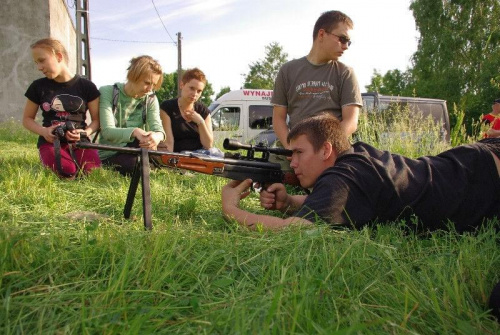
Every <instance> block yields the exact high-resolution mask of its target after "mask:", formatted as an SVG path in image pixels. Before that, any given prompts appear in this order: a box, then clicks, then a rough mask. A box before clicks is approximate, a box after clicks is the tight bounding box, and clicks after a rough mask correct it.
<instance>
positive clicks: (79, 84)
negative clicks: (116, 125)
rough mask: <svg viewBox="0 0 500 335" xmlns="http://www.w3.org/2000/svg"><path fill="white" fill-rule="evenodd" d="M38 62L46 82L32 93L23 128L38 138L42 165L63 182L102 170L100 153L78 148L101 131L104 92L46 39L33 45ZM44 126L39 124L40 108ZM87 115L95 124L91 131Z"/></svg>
mask: <svg viewBox="0 0 500 335" xmlns="http://www.w3.org/2000/svg"><path fill="white" fill-rule="evenodd" d="M31 53H32V56H33V60H34V62H35V64H36V65H37V68H38V70H39V71H40V72H42V73H43V74H44V76H45V77H43V78H40V79H37V80H35V81H33V83H31V85H30V86H29V87H28V89H27V91H26V93H25V96H26V98H27V99H28V100H27V101H26V106H25V108H24V114H23V126H24V127H25V128H26V129H28V130H30V131H31V132H33V133H35V134H38V135H39V138H38V143H37V147H38V149H39V152H40V160H41V162H42V164H43V165H44V166H46V167H48V168H50V169H52V170H53V171H54V172H56V173H57V174H58V175H59V176H60V177H62V178H70V179H73V178H74V177H75V176H76V175H77V174H78V172H79V171H80V170H81V171H82V172H83V173H88V172H89V171H90V170H92V169H94V168H97V167H100V166H101V162H100V160H99V156H98V153H97V151H96V150H91V149H78V148H76V147H73V145H72V143H73V142H76V141H79V140H80V139H82V138H88V137H89V136H90V135H91V134H92V133H94V132H95V131H97V129H99V95H100V93H99V91H98V90H97V87H96V86H95V85H94V83H92V82H91V81H89V80H87V79H85V78H82V77H80V76H78V75H74V74H73V73H71V71H70V70H69V68H68V53H67V51H66V49H65V48H64V46H63V45H62V43H61V42H60V41H58V40H56V39H52V38H46V39H42V40H39V41H37V42H35V43H34V44H32V45H31ZM39 107H40V110H41V111H42V118H43V119H42V125H40V124H38V123H37V122H36V121H35V117H36V114H37V111H38V108H39ZM87 110H88V111H89V112H90V117H91V122H90V124H89V125H88V126H87V124H86V122H85V119H86V113H87Z"/></svg>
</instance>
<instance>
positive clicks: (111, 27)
mask: <svg viewBox="0 0 500 335" xmlns="http://www.w3.org/2000/svg"><path fill="white" fill-rule="evenodd" d="M410 2H411V0H377V1H373V0H334V1H325V0H106V1H102V0H101V1H93V0H89V28H90V48H91V49H90V61H91V76H92V81H94V82H95V84H96V85H97V86H98V87H100V86H102V85H108V84H112V83H114V82H124V81H125V80H126V69H127V67H128V64H129V61H130V59H131V58H132V57H136V56H139V55H144V54H146V55H150V56H152V57H153V58H155V59H157V60H158V61H159V62H160V64H161V66H162V68H163V72H164V73H172V72H175V71H177V64H178V57H177V45H176V44H175V43H176V42H177V33H179V32H180V33H181V36H182V40H181V46H182V48H181V53H182V57H181V58H182V68H183V69H189V68H193V67H198V68H200V69H201V70H202V71H203V72H204V73H205V75H206V77H207V80H208V81H209V82H210V83H211V84H212V88H213V90H214V92H215V94H217V93H218V92H219V91H220V90H221V88H223V87H226V86H229V87H230V88H231V90H236V89H240V88H241V87H242V86H243V83H244V75H246V74H247V73H248V72H249V69H250V67H249V66H250V65H251V64H252V63H254V62H257V61H261V60H263V59H264V58H265V52H266V50H265V47H266V46H267V45H269V44H270V43H272V42H277V43H279V45H281V46H282V48H283V51H284V52H286V53H287V54H288V59H289V60H291V59H294V58H300V57H303V56H305V55H307V54H308V53H309V51H310V49H311V45H312V30H313V27H314V23H315V22H316V19H317V18H318V17H319V16H320V15H321V13H323V12H325V11H328V10H333V9H335V10H340V11H342V12H344V13H345V14H347V15H348V16H349V17H350V18H351V19H352V20H353V22H354V29H353V30H352V31H351V33H350V37H351V40H352V44H351V46H350V47H349V50H347V52H345V53H344V55H343V56H342V57H341V58H340V59H339V60H340V61H341V62H343V63H345V64H347V65H348V66H350V67H352V68H353V69H354V71H355V73H356V75H357V77H358V81H359V84H360V88H361V91H362V92H365V91H366V90H365V86H366V85H368V84H369V83H370V79H371V77H372V75H373V71H374V70H377V71H379V72H381V73H382V74H383V73H385V72H386V71H388V70H393V69H400V70H406V69H407V68H408V67H409V66H410V65H411V56H412V55H413V53H414V52H415V51H416V49H417V39H418V31H417V30H416V27H415V21H414V18H413V16H412V12H411V11H410V9H409V6H410ZM155 7H156V8H155ZM160 18H161V19H160Z"/></svg>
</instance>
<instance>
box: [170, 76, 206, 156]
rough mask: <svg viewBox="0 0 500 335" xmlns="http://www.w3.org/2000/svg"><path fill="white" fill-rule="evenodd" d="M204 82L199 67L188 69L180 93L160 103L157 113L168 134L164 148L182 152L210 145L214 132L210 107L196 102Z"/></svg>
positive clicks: (204, 79) (183, 77)
mask: <svg viewBox="0 0 500 335" xmlns="http://www.w3.org/2000/svg"><path fill="white" fill-rule="evenodd" d="M206 83H207V80H206V78H205V74H204V73H203V72H202V71H201V70H200V69H198V68H194V69H190V70H187V71H186V72H185V73H184V75H183V76H182V81H181V87H180V88H181V93H180V96H179V97H178V98H176V99H170V100H166V101H164V102H162V103H161V105H160V116H161V120H162V124H163V129H164V130H165V133H166V135H167V137H166V140H165V141H164V143H163V144H164V145H165V146H166V150H168V151H174V152H181V151H195V150H199V149H210V148H212V146H213V142H214V136H213V130H212V118H211V117H210V110H209V109H208V108H207V107H206V106H205V105H203V104H202V103H201V102H198V99H199V98H200V96H201V93H202V92H203V89H204V88H205V85H206Z"/></svg>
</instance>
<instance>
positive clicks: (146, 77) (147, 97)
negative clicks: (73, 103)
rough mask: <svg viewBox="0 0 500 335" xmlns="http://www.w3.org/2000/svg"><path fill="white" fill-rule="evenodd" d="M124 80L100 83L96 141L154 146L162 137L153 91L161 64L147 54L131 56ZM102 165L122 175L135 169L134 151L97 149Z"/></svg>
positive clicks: (159, 74) (160, 71)
mask: <svg viewBox="0 0 500 335" xmlns="http://www.w3.org/2000/svg"><path fill="white" fill-rule="evenodd" d="M127 70H128V73H127V81H126V82H125V83H115V84H114V85H108V86H103V87H101V88H100V89H99V91H100V92H101V101H100V104H99V113H100V119H101V134H100V137H99V143H101V144H110V145H115V146H123V147H125V146H127V147H136V148H139V147H140V148H148V149H153V150H155V149H156V148H157V146H158V143H159V142H160V141H162V140H163V139H164V138H165V132H164V131H163V127H162V124H161V120H160V108H159V104H158V99H157V98H156V96H155V95H154V94H153V91H154V90H158V89H159V88H160V87H161V84H162V82H163V71H162V68H161V66H160V64H159V63H158V62H157V61H156V60H154V59H153V58H152V57H150V56H139V57H135V58H132V59H131V60H130V66H129V67H128V69H127ZM99 156H100V157H101V160H102V163H103V165H108V166H113V167H114V168H115V169H116V170H118V171H119V172H120V173H121V174H122V175H129V174H131V173H132V172H133V171H134V167H135V165H136V162H137V156H136V155H129V154H123V153H117V152H113V151H105V150H101V151H99Z"/></svg>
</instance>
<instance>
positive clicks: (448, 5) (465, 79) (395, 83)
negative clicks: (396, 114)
mask: <svg viewBox="0 0 500 335" xmlns="http://www.w3.org/2000/svg"><path fill="white" fill-rule="evenodd" d="M410 9H411V10H412V12H413V16H414V18H415V23H416V26H417V29H418V31H419V32H420V37H419V39H418V49H417V51H416V52H415V53H414V54H413V56H412V59H411V67H409V68H408V69H407V70H406V71H400V70H398V69H395V70H389V71H387V72H386V73H385V74H381V73H379V72H377V71H374V74H373V76H372V79H371V83H370V84H369V85H368V86H366V89H367V90H368V91H375V92H379V93H381V94H388V95H400V96H420V97H426V98H439V99H444V100H446V101H447V103H448V109H449V110H450V111H453V109H454V107H455V106H456V107H457V108H458V109H459V110H463V111H464V112H465V118H466V122H467V124H469V125H470V124H471V123H472V121H473V120H477V119H479V117H480V115H481V114H486V113H489V112H490V111H491V105H492V103H493V100H494V99H495V98H498V97H500V25H499V22H500V2H499V1H498V0H441V1H437V0H413V1H412V2H411V5H410ZM452 115H453V113H452ZM452 121H454V120H452Z"/></svg>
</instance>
